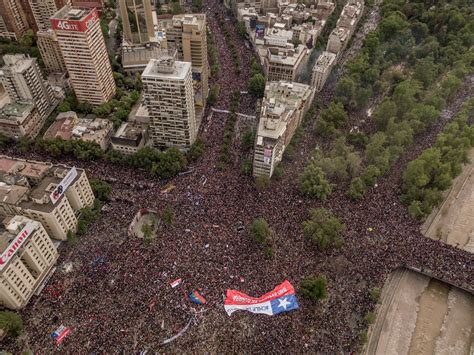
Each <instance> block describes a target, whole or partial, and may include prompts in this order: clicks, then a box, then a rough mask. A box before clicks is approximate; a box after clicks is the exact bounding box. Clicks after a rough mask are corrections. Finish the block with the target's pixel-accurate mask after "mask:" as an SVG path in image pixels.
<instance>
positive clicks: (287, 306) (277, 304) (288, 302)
mask: <svg viewBox="0 0 474 355" xmlns="http://www.w3.org/2000/svg"><path fill="white" fill-rule="evenodd" d="M271 306H272V313H273V314H274V315H275V314H278V313H282V312H289V311H292V310H294V309H298V308H299V306H298V302H297V301H296V297H295V295H287V296H283V297H279V298H276V299H274V300H272V301H271Z"/></svg>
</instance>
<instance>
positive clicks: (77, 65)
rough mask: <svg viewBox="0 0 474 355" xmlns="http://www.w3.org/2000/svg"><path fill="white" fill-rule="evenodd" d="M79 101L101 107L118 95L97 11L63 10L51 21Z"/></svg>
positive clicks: (66, 7)
mask: <svg viewBox="0 0 474 355" xmlns="http://www.w3.org/2000/svg"><path fill="white" fill-rule="evenodd" d="M51 25H52V28H53V30H54V31H55V33H56V38H57V40H58V43H59V46H60V48H61V53H62V55H63V58H64V63H65V64H66V68H67V71H68V74H69V81H70V83H71V86H72V88H73V89H74V92H75V93H76V96H77V99H78V100H79V101H80V102H88V103H90V104H92V105H100V104H103V103H104V102H107V101H109V100H110V99H111V98H112V97H113V96H114V95H115V81H114V77H113V75H112V67H111V65H110V62H109V55H108V53H107V48H106V47H105V41H104V36H103V34H102V30H101V28H100V20H99V14H98V12H97V9H95V8H93V9H82V8H76V7H70V6H64V7H63V8H62V9H61V10H59V11H58V12H57V13H56V14H55V15H54V16H53V17H52V18H51Z"/></svg>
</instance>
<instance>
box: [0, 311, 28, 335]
mask: <svg viewBox="0 0 474 355" xmlns="http://www.w3.org/2000/svg"><path fill="white" fill-rule="evenodd" d="M0 330H3V331H4V332H5V334H6V335H7V336H11V337H17V336H18V335H20V334H21V332H22V331H23V321H22V319H21V317H20V315H18V314H17V313H14V312H10V311H0Z"/></svg>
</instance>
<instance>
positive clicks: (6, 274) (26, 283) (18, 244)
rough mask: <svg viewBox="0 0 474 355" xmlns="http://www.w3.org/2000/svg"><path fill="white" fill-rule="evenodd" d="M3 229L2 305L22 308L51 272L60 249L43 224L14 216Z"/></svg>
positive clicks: (0, 247) (0, 239) (0, 257)
mask: <svg viewBox="0 0 474 355" xmlns="http://www.w3.org/2000/svg"><path fill="white" fill-rule="evenodd" d="M5 226H6V229H5V230H3V231H0V253H1V255H0V304H1V305H2V306H4V307H7V308H10V309H21V308H23V307H24V306H26V304H27V303H28V301H29V300H30V298H31V297H32V296H33V294H34V293H35V292H36V290H37V289H38V288H39V287H40V286H41V285H42V283H43V281H44V280H45V279H46V278H47V277H48V275H49V274H50V271H51V269H52V268H53V266H54V264H55V263H56V261H57V259H58V252H57V250H56V248H55V247H54V245H53V242H52V241H51V238H50V237H49V235H48V233H47V231H46V230H45V228H44V227H43V226H42V224H41V223H39V222H37V221H33V220H31V219H29V218H26V217H24V216H19V215H15V216H13V217H12V218H8V219H6V220H5Z"/></svg>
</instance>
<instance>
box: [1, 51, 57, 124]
mask: <svg viewBox="0 0 474 355" xmlns="http://www.w3.org/2000/svg"><path fill="white" fill-rule="evenodd" d="M3 61H4V62H5V65H4V66H3V67H2V69H1V70H0V80H1V82H2V84H3V86H4V87H5V89H6V91H7V92H8V96H10V99H11V100H12V101H25V100H31V101H33V102H34V103H35V104H36V108H37V109H38V112H39V114H40V116H41V117H47V116H49V114H50V113H51V112H52V110H54V107H55V105H56V104H57V100H56V98H55V97H54V95H53V91H52V89H51V86H50V85H49V83H48V82H47V81H46V80H44V78H43V74H42V73H41V70H40V68H39V65H38V62H37V59H36V58H30V57H27V56H26V55H24V54H15V55H10V54H7V55H4V56H3Z"/></svg>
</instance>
